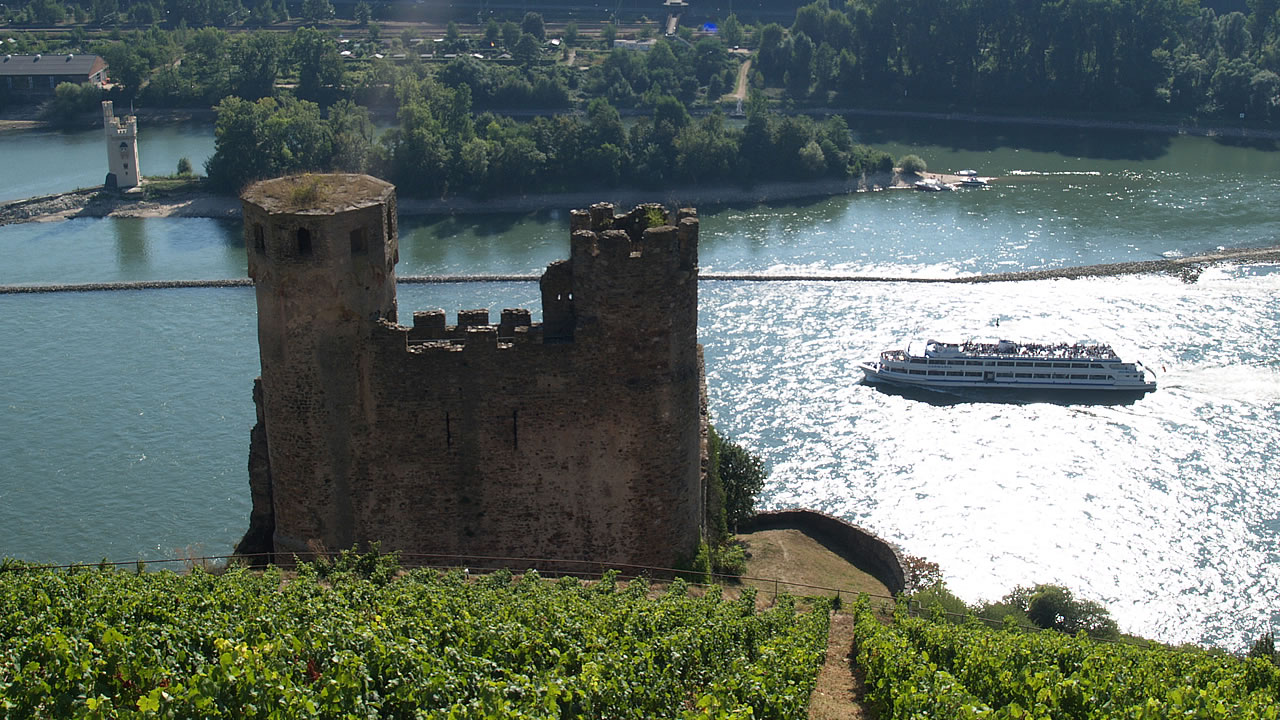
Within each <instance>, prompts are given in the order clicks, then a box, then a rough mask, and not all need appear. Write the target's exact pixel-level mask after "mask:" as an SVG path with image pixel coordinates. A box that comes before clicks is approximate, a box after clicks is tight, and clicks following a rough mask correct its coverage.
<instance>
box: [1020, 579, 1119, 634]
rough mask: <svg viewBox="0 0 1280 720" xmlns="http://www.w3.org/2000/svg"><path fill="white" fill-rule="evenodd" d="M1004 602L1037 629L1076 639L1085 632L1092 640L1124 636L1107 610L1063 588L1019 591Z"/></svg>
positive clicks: (1021, 589)
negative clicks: (1052, 631) (1060, 632)
mask: <svg viewBox="0 0 1280 720" xmlns="http://www.w3.org/2000/svg"><path fill="white" fill-rule="evenodd" d="M1001 602H1002V603H1004V604H1006V605H1011V606H1013V607H1015V608H1019V609H1021V610H1022V611H1023V612H1025V613H1026V614H1027V618H1028V619H1029V620H1030V621H1031V622H1032V623H1034V624H1035V626H1036V627H1040V628H1045V629H1053V630H1061V631H1062V632H1065V633H1069V634H1072V635H1074V634H1075V633H1077V632H1080V631H1081V630H1083V631H1085V632H1086V633H1088V634H1089V635H1090V636H1092V637H1096V638H1106V639H1114V638H1116V637H1119V635H1120V631H1119V629H1118V628H1117V626H1116V621H1115V620H1113V619H1112V618H1111V613H1110V612H1109V611H1108V610H1107V609H1106V608H1105V607H1103V606H1102V605H1099V604H1098V603H1096V602H1093V601H1092V600H1082V599H1078V598H1076V597H1075V596H1074V595H1073V594H1072V593H1071V591H1070V590H1068V589H1066V588H1064V587H1062V586H1059V585H1036V586H1035V587H1032V588H1026V587H1016V588H1014V589H1013V591H1012V592H1010V593H1009V594H1008V595H1005V596H1004V598H1002V599H1001Z"/></svg>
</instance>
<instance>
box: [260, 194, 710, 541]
mask: <svg viewBox="0 0 1280 720" xmlns="http://www.w3.org/2000/svg"><path fill="white" fill-rule="evenodd" d="M328 177H334V176H328ZM338 177H349V176H338ZM369 180H372V179H371V178H370V179H369ZM352 182H354V181H345V182H344V183H343V184H344V185H345V184H350V183H352ZM360 182H364V180H361V181H360ZM374 182H375V183H376V182H378V181H374ZM272 183H274V184H275V185H271V184H272ZM282 183H283V184H288V183H294V184H293V185H292V186H289V187H285V185H282ZM384 185H385V184H384ZM290 187H293V188H296V187H297V183H296V181H295V179H288V178H286V179H280V180H274V181H267V182H266V183H261V184H259V185H258V186H254V188H251V189H250V190H249V191H247V192H246V193H245V196H244V204H245V233H246V239H245V243H246V246H247V247H248V252H249V258H250V274H251V276H252V277H253V278H254V280H255V282H256V284H257V292H258V310H259V343H260V346H261V352H262V408H260V412H261V415H262V418H263V422H262V424H263V425H264V427H265V431H264V432H261V433H257V432H256V431H255V435H254V437H255V439H256V438H257V437H258V436H259V435H261V436H262V443H263V444H265V445H266V447H267V448H268V449H267V450H266V453H265V454H266V455H267V456H268V457H269V458H270V463H269V467H268V468H265V469H262V468H260V469H259V470H258V472H257V475H256V477H255V478H254V479H251V484H253V485H254V498H255V509H254V517H255V518H262V519H261V520H260V522H259V524H260V525H261V524H262V523H266V522H267V516H269V519H270V521H271V522H272V523H273V529H272V531H271V532H270V536H271V538H272V542H271V548H269V550H272V551H275V552H289V553H294V552H297V553H305V552H306V551H307V550H308V549H309V548H310V547H311V546H313V545H315V544H317V543H318V544H320V545H323V546H324V547H326V548H328V549H338V548H345V547H349V546H350V545H351V544H353V543H363V542H367V541H373V540H380V541H382V542H383V544H384V547H388V548H397V549H402V550H405V551H407V552H421V553H439V554H449V555H489V556H503V557H526V558H559V559H570V560H592V561H599V562H610V561H612V562H618V563H633V564H645V565H661V566H670V565H672V564H673V563H675V562H676V561H677V560H678V559H680V558H682V557H689V556H691V555H692V553H693V551H694V549H695V548H696V545H697V543H698V540H699V539H700V537H701V533H702V518H703V515H704V508H703V487H702V482H703V476H702V471H701V465H702V454H703V436H704V434H705V404H704V402H703V398H702V365H701V358H700V355H699V352H698V346H697V236H698V220H697V215H696V212H694V211H692V210H683V211H680V213H679V214H677V215H676V216H674V217H673V216H670V215H668V214H667V213H666V212H665V211H664V210H663V209H662V208H661V206H656V205H650V206H641V207H638V208H636V209H635V210H633V211H632V212H630V213H628V214H626V215H621V216H615V215H614V214H613V209H612V207H611V206H607V205H596V206H593V207H592V208H591V209H590V211H575V212H574V213H573V214H572V217H571V241H570V257H569V259H568V260H564V261H559V262H556V263H553V264H552V265H551V266H549V267H548V269H547V272H546V274H545V275H544V276H543V278H542V297H543V320H544V321H543V322H542V323H533V322H531V313H530V312H529V311H528V310H526V309H507V310H503V311H502V312H501V314H500V316H499V317H498V318H497V319H496V322H495V321H494V320H495V319H494V318H491V317H490V315H489V311H488V310H467V311H463V312H461V313H459V314H458V316H457V318H456V322H455V323H454V324H452V325H450V324H447V320H448V319H447V318H446V316H445V314H444V313H443V312H442V311H438V310H435V311H425V312H415V313H413V316H412V325H410V326H405V325H400V324H398V323H397V322H396V314H395V295H394V293H395V285H394V277H395V276H394V269H393V266H394V258H395V248H396V242H397V240H396V237H395V228H394V221H393V220H390V219H387V218H390V217H391V216H392V215H393V213H392V212H391V211H390V210H389V208H393V207H394V189H392V188H391V187H390V186H389V185H387V186H386V187H385V188H380V187H379V186H377V185H369V186H368V192H366V193H364V195H363V196H362V199H360V200H358V201H354V202H353V201H352V199H351V198H350V197H347V198H345V199H344V200H343V202H335V203H330V204H329V205H326V204H325V203H323V202H320V203H312V205H316V206H317V207H310V206H309V207H307V208H305V209H299V208H289V207H285V206H284V204H282V203H280V202H277V201H273V200H272V198H280V197H292V196H294V195H296V190H293V189H290ZM655 223H656V225H655ZM668 223H671V224H668ZM650 225H655V226H653V227H650ZM361 229H365V230H367V231H368V236H369V237H370V238H375V237H376V238H380V240H379V242H376V243H367V244H365V245H363V246H362V247H363V248H364V250H363V252H364V253H365V254H364V255H360V256H358V257H357V256H356V255H355V253H354V252H353V251H352V249H351V248H352V247H355V246H356V244H354V243H347V242H346V241H345V239H346V238H349V237H351V236H352V233H355V232H357V231H359V230H361ZM300 230H302V231H305V234H306V238H307V239H308V240H309V242H310V244H309V245H308V252H307V253H300V252H299V251H298V247H299V245H298V244H299V239H298V237H299V231H300ZM374 246H377V247H378V248H379V249H378V250H377V251H374V250H373V248H374ZM262 455H263V453H262V452H261V451H260V449H259V448H257V447H256V443H255V457H261V456H262ZM264 484H267V485H269V488H263V487H262V485H264ZM259 498H267V499H269V502H270V503H271V505H272V508H271V512H270V513H263V512H260V511H259V510H260V509H259V507H258V502H259ZM265 501H266V500H264V502H265ZM253 533H254V528H251V531H250V534H253ZM264 534H266V532H265V531H264V530H263V529H262V528H261V527H259V528H257V536H259V537H260V536H262V535H264ZM248 537H249V536H248V535H247V536H246V541H247V540H248ZM254 549H255V548H252V547H245V546H242V548H241V550H242V551H245V552H249V551H253V550H254Z"/></svg>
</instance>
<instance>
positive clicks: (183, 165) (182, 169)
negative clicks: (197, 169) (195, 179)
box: [178, 157, 191, 177]
mask: <svg viewBox="0 0 1280 720" xmlns="http://www.w3.org/2000/svg"><path fill="white" fill-rule="evenodd" d="M178 174H179V175H181V176H183V177H186V176H188V175H190V174H191V160H189V159H188V158H184V157H183V158H178Z"/></svg>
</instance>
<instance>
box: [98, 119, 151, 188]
mask: <svg viewBox="0 0 1280 720" xmlns="http://www.w3.org/2000/svg"><path fill="white" fill-rule="evenodd" d="M102 127H103V131H104V132H105V133H106V137H107V179H106V182H105V183H103V184H104V185H106V187H107V188H108V189H113V188H121V189H125V188H131V187H137V186H138V185H141V184H142V179H141V177H142V176H141V175H139V168H138V118H137V117H135V116H133V115H126V116H125V117H122V118H119V117H116V115H115V111H114V109H113V104H112V102H111V101H110V100H106V101H104V102H103V103H102Z"/></svg>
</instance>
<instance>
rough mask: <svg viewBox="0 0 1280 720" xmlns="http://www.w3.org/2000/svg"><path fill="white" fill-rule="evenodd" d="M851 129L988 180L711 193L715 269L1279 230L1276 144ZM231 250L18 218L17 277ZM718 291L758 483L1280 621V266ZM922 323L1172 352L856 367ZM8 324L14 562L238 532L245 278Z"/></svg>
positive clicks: (464, 291)
mask: <svg viewBox="0 0 1280 720" xmlns="http://www.w3.org/2000/svg"><path fill="white" fill-rule="evenodd" d="M857 129H858V131H859V132H860V133H862V134H864V135H866V136H874V137H875V138H876V139H877V141H878V142H880V143H882V144H887V145H889V146H890V147H891V148H893V152H894V154H895V155H898V154H902V153H903V152H907V151H910V152H917V153H918V154H920V155H922V156H924V157H925V158H926V159H927V160H928V161H929V163H930V166H931V168H933V169H937V170H945V169H959V168H960V167H975V168H976V169H978V170H979V171H980V172H982V173H983V174H984V175H992V176H997V177H998V178H999V180H998V181H997V182H996V183H995V184H994V186H993V187H992V188H991V189H988V190H979V191H968V192H956V193H939V194H928V193H913V192H906V191H886V192H879V193H866V194H860V195H854V196H843V197H836V198H827V199H820V200H813V201H799V202H792V203H779V204H774V205H771V206H767V207H761V206H743V207H703V208H700V209H699V210H700V215H701V217H702V244H701V266H702V269H703V270H704V271H705V272H762V273H787V274H805V273H813V274H826V273H830V272H832V271H839V272H842V273H851V274H868V275H878V276H883V275H890V274H892V275H915V276H930V277H944V276H954V275H960V274H969V273H979V272H991V271H1004V270H1015V269H1035V268H1046V267H1063V266H1072V265H1081V264H1093V263H1100V262H1114V261H1121V260H1143V259H1149V258H1155V257H1171V256H1180V255H1191V254H1195V253H1199V252H1203V251H1206V250H1212V249H1214V248H1218V247H1238V246H1256V245H1270V244H1275V243H1277V242H1280V240H1278V238H1280V225H1278V223H1280V201H1278V200H1277V198H1280V193H1277V192H1276V191H1277V189H1280V185H1278V183H1280V153H1277V152H1275V151H1274V150H1273V149H1271V148H1267V147H1240V146H1234V145H1228V144H1223V143H1220V142H1217V141H1214V140H1212V139H1208V138H1177V137H1174V138H1168V137H1159V136H1146V135H1137V134H1133V133H1094V134H1079V133H1059V132H1056V131H1045V130H1041V131H1040V135H1038V136H1035V135H1032V136H1027V135H1025V133H1022V132H1019V133H1017V134H1015V135H1014V136H1010V135H1008V134H1007V133H1006V134H1001V132H1000V131H997V130H993V129H982V128H968V129H964V132H960V130H961V128H955V127H954V126H944V127H925V128H914V127H911V126H910V125H907V124H901V127H898V126H896V125H895V126H886V127H879V128H875V127H872V128H870V129H868V128H865V127H858V128H857ZM938 137H941V138H944V139H945V140H946V142H939V141H938V140H936V139H933V138H938ZM1016 143H1022V145H1021V146H1018V145H1017V144H1016ZM144 150H145V148H144ZM567 210H568V208H558V209H555V210H548V211H546V212H543V213H536V214H531V215H527V216H490V217H479V218H476V217H460V218H406V219H404V220H403V221H402V225H401V230H402V240H401V242H402V248H401V263H400V265H399V267H398V269H397V271H398V272H399V273H400V274H402V275H412V274H445V273H536V272H538V271H539V270H540V269H541V268H542V267H544V266H545V265H546V263H547V262H549V261H551V260H554V259H558V258H561V257H563V256H564V255H565V253H566V251H567V245H568V242H567V240H568V238H567V236H568V228H567V225H568V221H567ZM243 252H244V249H243V247H242V245H241V239H240V234H239V230H238V228H237V226H236V225H235V224H227V223H221V222H217V221H211V220H182V219H173V220H87V219H86V220H74V221H68V222H62V223H54V224H28V225H16V226H7V227H0V257H4V258H5V262H4V263H3V264H0V283H43V282H87V281H100V280H124V279H174V278H229V277H243V276H244V273H245V264H244V257H243ZM700 292H701V295H702V297H701V304H700V335H701V339H702V342H703V343H704V345H705V347H706V354H707V372H708V378H707V379H708V386H709V392H710V394H711V409H712V413H713V416H714V418H715V421H716V423H717V425H718V426H720V427H721V428H722V429H723V430H725V431H726V432H727V434H729V435H731V436H733V437H735V438H737V439H739V440H741V441H743V442H744V443H745V444H746V445H748V446H749V447H750V448H751V449H753V450H754V451H756V452H758V453H760V454H761V455H762V456H763V457H764V458H765V460H766V464H767V465H768V466H769V468H770V471H771V476H770V481H769V483H768V485H767V487H766V489H765V494H764V503H765V505H767V506H769V507H785V506H794V505H802V506H809V507H816V508H819V509H822V510H825V511H827V512H831V513H834V514H837V515H840V516H842V517H845V518H848V519H850V520H852V521H854V522H857V523H859V524H861V525H863V526H865V527H867V528H869V529H871V530H873V531H875V532H877V533H879V534H881V535H882V536H884V537H886V538H888V539H890V540H893V541H895V542H897V543H899V544H900V545H901V546H902V547H903V549H904V550H905V551H906V552H908V553H911V554H916V555H922V556H925V557H927V558H929V559H932V560H934V561H937V562H939V563H940V564H941V565H942V567H943V568H944V570H945V572H946V575H947V581H948V584H949V585H950V586H951V587H952V588H953V589H955V590H956V591H957V592H958V593H960V594H961V595H962V596H963V597H965V598H966V599H969V600H977V599H980V598H985V599H993V598H996V597H998V596H999V595H1001V594H1003V593H1004V592H1005V591H1007V590H1008V589H1010V588H1011V587H1012V586H1013V585H1016V584H1028V583H1034V582H1059V583H1062V584H1066V585H1068V586H1070V587H1072V588H1073V589H1076V590H1077V591H1078V592H1080V593H1082V594H1083V595H1085V596H1086V597H1089V598H1091V599H1095V600H1098V601H1101V602H1103V603H1104V604H1106V605H1107V606H1108V607H1110V608H1111V609H1112V611H1113V613H1114V614H1115V616H1116V618H1117V619H1118V620H1119V622H1120V625H1121V627H1122V628H1123V629H1124V630H1126V631H1130V632H1135V633H1139V634H1143V635H1147V636H1151V637H1156V638H1159V639H1163V640H1167V641H1172V642H1180V641H1197V642H1210V643H1214V644H1218V645H1221V646H1224V647H1228V648H1232V649H1239V648H1240V647H1243V646H1244V645H1245V644H1246V643H1247V642H1249V641H1250V640H1251V639H1252V638H1254V637H1256V636H1257V635H1258V634H1259V633H1261V632H1264V631H1265V630H1266V629H1267V627H1268V624H1269V623H1271V622H1275V621H1278V620H1280V616H1278V615H1277V614H1276V611H1277V609H1276V608H1275V607H1274V598H1275V597H1276V596H1277V593H1278V591H1280V563H1277V560H1278V559H1280V558H1277V547H1278V546H1277V538H1278V536H1280V517H1278V514H1277V511H1276V508H1277V507H1280V503H1278V502H1277V501H1278V500H1280V498H1277V483H1276V480H1277V476H1278V475H1280V472H1278V471H1277V470H1276V468H1277V461H1276V458H1277V457H1280V366H1278V365H1277V361H1276V354H1275V352H1274V350H1273V345H1274V336H1275V328H1276V327H1277V326H1280V300H1278V299H1277V298H1280V267H1276V266H1266V265H1263V266H1242V267H1236V266H1224V267H1220V268H1214V269H1210V270H1207V271H1205V272H1204V273H1203V274H1202V275H1201V276H1200V277H1199V279H1198V280H1197V281H1196V282H1194V283H1188V282H1184V281H1183V280H1181V279H1179V278H1176V277H1172V276H1161V275H1152V276H1129V277H1119V278H1096V279H1083V280H1070V281H1069V280H1047V281H1036V282H1024V283H1010V284H993V285H981V286H946V285H927V286H923V285H914V284H898V283H846V284H840V283H830V282H785V283H765V284H762V283H740V282H714V281H706V280H704V281H703V283H702V285H701V288H700ZM399 304H400V308H401V313H402V315H403V316H406V317H407V315H408V314H409V313H410V312H412V311H413V310H416V309H426V308H431V307H443V308H445V309H446V310H448V311H450V312H454V311H456V310H459V309H464V308H471V307H489V308H491V310H492V311H493V312H494V313H495V314H496V312H497V311H498V310H499V309H501V308H503V307H513V306H524V307H530V308H532V309H534V310H535V314H536V311H537V286H536V284H535V283H500V284H468V285H445V286H421V285H412V286H402V287H401V289H400V303H399ZM997 320H998V321H999V326H998V328H997V326H996V322H997ZM931 336H933V337H941V338H951V339H965V338H968V337H993V336H1005V337H1011V338H1015V339H1030V340H1099V341H1107V342H1110V343H1112V344H1113V345H1114V346H1116V348H1117V349H1118V350H1119V351H1120V353H1121V354H1122V355H1123V356H1124V357H1125V358H1126V359H1127V358H1130V357H1132V358H1135V359H1140V360H1142V361H1144V362H1145V363H1146V364H1147V365H1148V366H1150V367H1152V368H1154V369H1155V370H1156V371H1157V373H1158V374H1159V376H1160V384H1161V385H1160V390H1159V391H1157V392H1155V393H1152V394H1150V395H1147V396H1146V397H1144V398H1142V399H1140V400H1138V401H1136V402H1132V403H1130V404H1122V405H1103V406H1069V405H1055V404H1045V403H1029V404H995V403H978V402H969V401H967V400H966V399H965V398H954V399H951V400H949V401H938V400H936V399H935V400H933V401H924V400H921V399H918V398H913V397H904V396H901V395H896V394H892V393H886V392H883V391H881V390H877V389H875V388H872V387H869V386H865V385H862V384H860V383H859V382H858V380H859V378H860V373H859V372H858V371H857V362H858V361H860V360H863V359H867V358H870V357H873V356H874V355H875V354H876V353H877V352H879V350H881V349H885V348H889V347H896V346H900V345H902V344H903V343H905V342H907V341H909V340H912V339H925V338H927V337H931ZM0 337H3V338H6V340H5V343H6V347H5V351H4V353H3V355H2V356H0V357H3V360H0V388H2V389H3V390H2V391H3V401H2V402H0V432H2V436H0V462H2V463H3V467H4V468H6V474H5V476H4V479H3V481H2V482H0V527H3V528H4V529H5V530H6V532H5V534H4V537H3V539H0V554H4V555H15V556H21V557H25V558H28V559H33V560H49V561H62V562H66V561H75V560H78V561H95V560H97V559H98V558H100V557H102V556H108V557H110V558H112V559H120V560H131V559H133V558H136V557H139V556H141V557H147V558H159V557H167V556H172V555H173V554H174V553H175V552H176V551H177V550H178V549H184V548H192V549H196V550H199V551H205V552H226V551H227V550H229V549H230V547H231V546H232V544H233V543H234V542H235V541H236V540H237V539H238V538H239V535H240V534H241V533H242V532H243V530H244V528H245V527H246V526H247V519H248V510H249V496H248V485H247V474H246V470H245V465H246V461H247V452H248V435H249V428H250V427H251V425H252V421H253V417H252V415H253V406H252V402H251V389H252V380H253V377H254V375H255V374H256V372H257V348H256V343H255V339H254V338H255V316H254V305H253V300H252V293H251V291H250V290H249V289H247V288H238V289H226V290H212V289H202V290H173V291H142V292H122V293H64V294H55V295H34V296H18V295H8V296H0Z"/></svg>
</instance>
